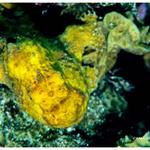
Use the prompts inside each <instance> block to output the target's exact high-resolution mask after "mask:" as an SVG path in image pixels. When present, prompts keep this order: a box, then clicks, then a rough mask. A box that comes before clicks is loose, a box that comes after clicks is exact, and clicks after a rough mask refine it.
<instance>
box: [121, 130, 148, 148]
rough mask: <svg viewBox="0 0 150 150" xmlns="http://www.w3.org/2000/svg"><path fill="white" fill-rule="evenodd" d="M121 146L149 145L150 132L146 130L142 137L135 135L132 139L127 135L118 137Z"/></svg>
mask: <svg viewBox="0 0 150 150" xmlns="http://www.w3.org/2000/svg"><path fill="white" fill-rule="evenodd" d="M119 146H122V147H149V146H150V132H149V131H148V132H146V133H145V134H144V135H143V136H142V137H137V138H135V139H134V140H133V139H131V138H130V137H128V136H125V137H124V138H122V139H120V145H119Z"/></svg>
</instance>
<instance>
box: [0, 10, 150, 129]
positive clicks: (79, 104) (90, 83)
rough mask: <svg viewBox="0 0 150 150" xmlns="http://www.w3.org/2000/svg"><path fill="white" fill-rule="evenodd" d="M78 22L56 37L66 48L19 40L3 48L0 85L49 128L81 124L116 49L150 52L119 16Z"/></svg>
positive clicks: (89, 16) (91, 16) (87, 17)
mask: <svg viewBox="0 0 150 150" xmlns="http://www.w3.org/2000/svg"><path fill="white" fill-rule="evenodd" d="M81 20H82V21H83V22H84V24H83V25H71V26H68V27H67V28H66V30H65V31H64V33H63V34H61V35H59V36H58V41H57V42H62V43H64V47H65V48H60V47H59V46H58V45H57V44H56V45H54V44H53V43H51V44H50V45H53V46H49V47H47V46H43V43H42V42H39V41H38V40H31V39H25V40H23V39H22V40H20V41H19V42H17V43H16V44H12V43H8V44H6V45H5V46H3V53H2V54H1V57H0V61H1V64H0V81H1V83H3V84H6V85H7V86H8V87H9V88H11V89H12V91H14V93H15V94H16V96H17V97H18V102H19V104H20V106H21V108H23V109H24V110H25V111H26V112H28V113H29V114H30V115H31V116H32V117H33V118H35V119H36V120H38V121H40V122H42V123H44V124H46V125H50V126H52V127H56V128H64V127H69V126H73V125H75V124H77V123H79V122H80V121H81V119H82V118H83V116H84V113H85V112H86V110H87V105H88V100H89V98H90V93H91V92H92V91H93V90H94V89H96V87H97V84H98V82H99V81H100V80H101V79H102V78H103V77H104V75H105V73H106V72H107V71H108V70H110V69H111V68H112V66H113V65H114V64H115V61H116V58H117V54H118V52H119V50H120V49H124V50H126V51H128V52H131V53H133V54H137V55H144V54H146V53H147V52H149V51H150V48H149V47H148V46H145V45H144V44H142V43H141V42H142V40H141V39H144V38H141V34H140V31H139V29H138V28H137V27H136V25H135V24H134V23H133V22H132V21H130V20H129V19H127V18H125V17H124V16H122V15H120V14H119V13H116V12H111V13H108V14H106V16H105V17H104V19H103V21H98V19H97V16H96V15H95V14H87V15H85V16H84V17H82V18H81ZM143 36H145V35H143ZM1 45H3V44H0V46H1Z"/></svg>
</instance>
